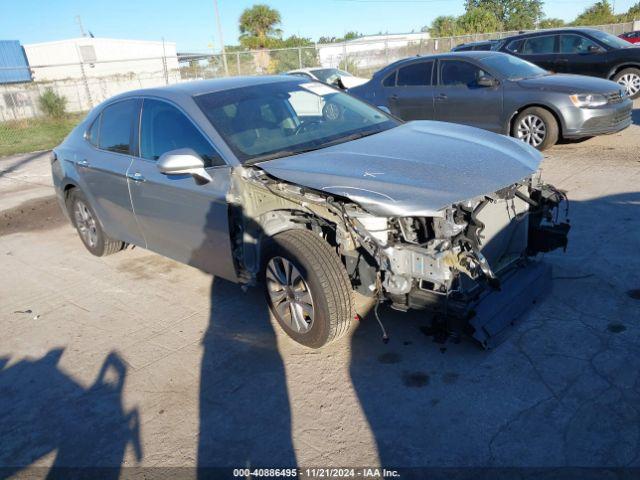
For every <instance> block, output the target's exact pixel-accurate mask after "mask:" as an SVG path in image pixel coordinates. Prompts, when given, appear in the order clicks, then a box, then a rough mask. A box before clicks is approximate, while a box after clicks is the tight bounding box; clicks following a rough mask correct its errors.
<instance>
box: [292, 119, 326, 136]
mask: <svg viewBox="0 0 640 480" xmlns="http://www.w3.org/2000/svg"><path fill="white" fill-rule="evenodd" d="M318 123H320V120H309V121H307V122H302V123H301V124H300V125H298V126H297V127H296V129H295V130H294V131H293V134H294V135H300V134H301V133H303V132H304V131H305V130H306V129H307V128H308V127H309V126H310V125H314V124H318Z"/></svg>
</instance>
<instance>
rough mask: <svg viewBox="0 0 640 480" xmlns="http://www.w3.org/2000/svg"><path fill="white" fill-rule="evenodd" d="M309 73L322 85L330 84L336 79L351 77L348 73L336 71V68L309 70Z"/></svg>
mask: <svg viewBox="0 0 640 480" xmlns="http://www.w3.org/2000/svg"><path fill="white" fill-rule="evenodd" d="M311 73H313V75H314V76H315V77H316V78H317V79H318V80H320V81H321V82H324V83H329V84H332V83H334V82H335V81H336V80H338V77H352V76H353V75H351V74H350V73H349V72H344V71H342V70H338V69H337V68H319V69H317V70H311Z"/></svg>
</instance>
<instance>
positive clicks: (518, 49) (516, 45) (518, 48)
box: [507, 40, 524, 53]
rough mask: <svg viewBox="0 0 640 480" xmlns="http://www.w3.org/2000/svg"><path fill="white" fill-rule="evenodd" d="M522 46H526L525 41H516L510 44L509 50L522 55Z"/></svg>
mask: <svg viewBox="0 0 640 480" xmlns="http://www.w3.org/2000/svg"><path fill="white" fill-rule="evenodd" d="M522 45H524V40H514V41H513V42H509V44H508V45H507V50H509V51H510V52H513V53H522Z"/></svg>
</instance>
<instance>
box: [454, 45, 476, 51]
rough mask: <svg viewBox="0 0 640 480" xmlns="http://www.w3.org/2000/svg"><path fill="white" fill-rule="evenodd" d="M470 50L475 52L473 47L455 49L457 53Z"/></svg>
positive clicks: (465, 46) (466, 46)
mask: <svg viewBox="0 0 640 480" xmlns="http://www.w3.org/2000/svg"><path fill="white" fill-rule="evenodd" d="M469 50H473V46H471V45H464V46H461V47H456V49H455V51H456V52H468V51H469Z"/></svg>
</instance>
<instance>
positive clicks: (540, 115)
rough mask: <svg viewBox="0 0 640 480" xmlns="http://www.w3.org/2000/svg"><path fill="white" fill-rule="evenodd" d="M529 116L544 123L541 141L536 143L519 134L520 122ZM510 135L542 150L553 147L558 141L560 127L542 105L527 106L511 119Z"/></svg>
mask: <svg viewBox="0 0 640 480" xmlns="http://www.w3.org/2000/svg"><path fill="white" fill-rule="evenodd" d="M531 117H533V118H537V119H540V120H541V121H542V123H543V124H544V138H543V139H542V141H541V143H539V144H537V145H536V144H535V139H534V140H533V141H532V142H529V141H527V140H525V138H521V137H520V136H519V130H520V126H521V124H522V123H523V121H525V122H526V120H525V119H527V118H531ZM511 136H512V137H515V138H518V139H520V140H522V141H524V142H526V143H529V144H530V145H531V146H533V147H535V148H537V149H538V150H541V151H542V150H546V149H547V148H550V147H553V146H554V145H555V144H556V143H557V142H558V138H559V137H560V128H559V126H558V121H557V120H556V118H555V117H554V116H553V114H552V113H551V112H550V111H549V110H547V109H546V108H542V107H529V108H526V109H524V110H523V111H521V112H520V113H519V114H518V115H517V116H516V118H515V120H514V121H513V127H512V128H511Z"/></svg>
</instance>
